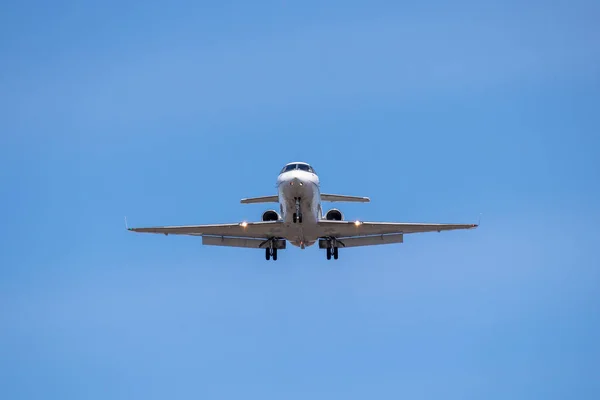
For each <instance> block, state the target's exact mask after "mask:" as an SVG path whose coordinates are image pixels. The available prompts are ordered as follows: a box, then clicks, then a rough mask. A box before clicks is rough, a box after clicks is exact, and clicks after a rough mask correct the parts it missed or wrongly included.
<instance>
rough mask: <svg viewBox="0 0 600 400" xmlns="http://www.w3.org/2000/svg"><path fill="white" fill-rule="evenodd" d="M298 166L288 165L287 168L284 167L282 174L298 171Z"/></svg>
mask: <svg viewBox="0 0 600 400" xmlns="http://www.w3.org/2000/svg"><path fill="white" fill-rule="evenodd" d="M296 165H297V164H290V165H286V166H285V167H283V169H282V170H281V173H282V174H283V173H284V172H288V171H293V170H295V169H296Z"/></svg>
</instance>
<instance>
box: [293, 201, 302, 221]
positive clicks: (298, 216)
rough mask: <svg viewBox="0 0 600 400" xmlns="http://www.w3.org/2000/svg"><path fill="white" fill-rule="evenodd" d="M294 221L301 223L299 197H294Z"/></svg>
mask: <svg viewBox="0 0 600 400" xmlns="http://www.w3.org/2000/svg"><path fill="white" fill-rule="evenodd" d="M292 220H293V221H294V223H299V224H301V223H302V211H301V210H300V197H296V212H295V213H294V215H293V216H292Z"/></svg>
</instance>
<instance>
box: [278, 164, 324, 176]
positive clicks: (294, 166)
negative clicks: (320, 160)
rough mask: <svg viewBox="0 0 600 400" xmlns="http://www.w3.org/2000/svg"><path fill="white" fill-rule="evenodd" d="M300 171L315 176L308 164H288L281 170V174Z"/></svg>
mask: <svg viewBox="0 0 600 400" xmlns="http://www.w3.org/2000/svg"><path fill="white" fill-rule="evenodd" d="M294 170H300V171H306V172H310V173H313V174H316V172H315V170H314V169H313V168H312V167H311V166H310V165H308V164H288V165H286V166H285V167H283V169H282V170H281V173H282V174H283V173H284V172H289V171H294Z"/></svg>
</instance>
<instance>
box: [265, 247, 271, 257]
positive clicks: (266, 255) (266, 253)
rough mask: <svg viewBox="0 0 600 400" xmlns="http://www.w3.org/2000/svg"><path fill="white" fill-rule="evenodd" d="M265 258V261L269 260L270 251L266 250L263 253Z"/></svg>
mask: <svg viewBox="0 0 600 400" xmlns="http://www.w3.org/2000/svg"><path fill="white" fill-rule="evenodd" d="M265 258H266V259H267V260H270V259H271V249H266V251H265Z"/></svg>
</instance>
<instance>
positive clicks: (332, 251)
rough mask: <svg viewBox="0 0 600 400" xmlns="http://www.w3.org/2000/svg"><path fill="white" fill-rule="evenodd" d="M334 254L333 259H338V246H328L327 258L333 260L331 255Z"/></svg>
mask: <svg viewBox="0 0 600 400" xmlns="http://www.w3.org/2000/svg"><path fill="white" fill-rule="evenodd" d="M332 255H333V259H334V260H337V259H338V248H337V247H328V248H327V259H328V260H331V256H332Z"/></svg>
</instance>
